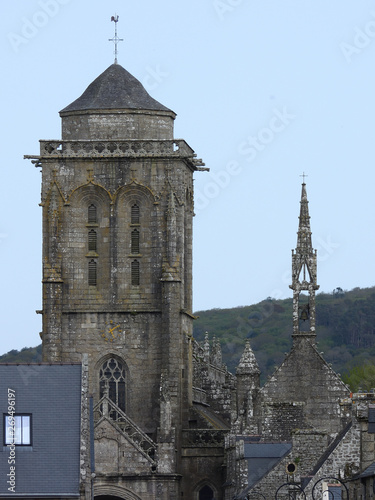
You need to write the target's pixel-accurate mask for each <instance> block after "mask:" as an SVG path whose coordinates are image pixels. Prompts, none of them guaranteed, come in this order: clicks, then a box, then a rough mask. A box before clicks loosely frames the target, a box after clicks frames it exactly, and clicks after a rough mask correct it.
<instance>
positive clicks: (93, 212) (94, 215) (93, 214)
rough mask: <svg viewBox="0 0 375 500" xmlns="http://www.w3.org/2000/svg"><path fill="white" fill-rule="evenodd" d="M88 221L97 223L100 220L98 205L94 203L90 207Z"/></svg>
mask: <svg viewBox="0 0 375 500" xmlns="http://www.w3.org/2000/svg"><path fill="white" fill-rule="evenodd" d="M87 222H88V223H89V224H97V222H98V218H97V210H96V206H95V205H94V204H93V203H92V204H91V205H89V208H88V217H87Z"/></svg>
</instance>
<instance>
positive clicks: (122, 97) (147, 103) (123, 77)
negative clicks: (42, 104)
mask: <svg viewBox="0 0 375 500" xmlns="http://www.w3.org/2000/svg"><path fill="white" fill-rule="evenodd" d="M90 109H92V110H99V109H145V110H155V111H169V112H172V113H173V111H171V110H170V109H168V108H167V107H165V106H163V105H162V104H160V103H159V102H158V101H156V100H155V99H153V98H152V97H151V96H150V95H149V94H148V92H147V91H146V89H145V88H144V87H143V85H142V84H141V82H140V81H138V80H137V79H136V78H134V76H132V75H131V74H130V73H129V72H128V71H126V69H124V68H123V67H122V66H120V65H119V64H112V65H111V66H109V68H107V69H106V70H105V71H104V72H103V73H102V74H101V75H99V76H98V77H97V78H96V79H95V80H94V81H93V82H92V83H91V84H90V85H89V86H88V87H87V89H86V90H85V91H84V93H83V94H82V95H81V97H79V98H78V99H76V100H75V101H74V102H72V103H71V104H69V106H67V107H66V108H64V109H63V110H61V111H60V113H66V112H74V111H84V110H90Z"/></svg>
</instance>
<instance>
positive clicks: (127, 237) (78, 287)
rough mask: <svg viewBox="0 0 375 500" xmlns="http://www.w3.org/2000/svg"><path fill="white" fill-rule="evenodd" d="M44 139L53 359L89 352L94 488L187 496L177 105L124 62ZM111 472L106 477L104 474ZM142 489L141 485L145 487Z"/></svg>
mask: <svg viewBox="0 0 375 500" xmlns="http://www.w3.org/2000/svg"><path fill="white" fill-rule="evenodd" d="M60 116H61V119H62V139H61V140H42V141H40V156H38V157H33V158H34V161H35V162H36V163H37V165H38V166H40V167H42V201H41V206H42V208H43V311H42V313H43V331H42V333H41V337H42V342H43V360H44V361H48V362H82V363H83V364H84V368H85V369H86V370H87V373H88V390H89V392H90V394H92V395H93V399H94V415H95V461H96V479H95V485H94V491H95V496H99V497H102V496H103V495H111V498H112V497H116V496H118V497H119V498H131V499H138V498H142V499H151V498H152V499H153V498H161V499H164V498H165V499H166V498H179V497H180V483H179V482H180V476H179V475H178V474H179V471H180V457H179V454H178V453H176V450H178V449H179V447H180V440H181V433H182V429H183V428H186V427H188V412H189V407H190V406H191V403H192V365H191V357H192V354H191V352H192V346H191V344H192V321H193V316H192V220H193V174H194V172H196V171H198V170H204V169H202V168H200V166H201V165H203V163H202V162H201V160H197V159H196V155H195V154H194V151H193V150H192V149H191V148H190V147H189V146H188V144H187V143H186V142H185V141H184V140H180V139H179V140H175V139H174V137H173V123H174V119H175V116H176V115H175V113H174V112H173V111H171V110H170V109H168V108H167V107H165V106H163V105H162V104H160V103H159V102H157V101H155V100H154V99H153V98H152V97H151V96H150V95H149V94H148V93H147V92H146V90H145V89H144V87H143V86H142V84H141V83H140V82H139V81H138V80H137V79H136V78H134V77H133V76H132V75H131V74H130V73H128V72H127V71H126V70H125V69H124V68H123V67H121V66H120V65H118V64H113V65H111V66H110V67H109V68H108V69H107V70H105V71H104V72H103V73H102V74H101V75H100V76H99V77H98V78H96V80H94V81H93V82H92V83H91V85H89V87H88V88H87V89H86V90H85V92H84V93H83V94H82V95H81V97H79V98H78V99H77V100H75V101H74V102H73V103H72V104H70V105H69V106H67V107H66V108H64V109H63V110H62V111H61V112H60ZM108 478H110V479H108ZM136 492H142V494H141V495H140V494H139V493H136Z"/></svg>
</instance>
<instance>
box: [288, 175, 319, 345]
mask: <svg viewBox="0 0 375 500" xmlns="http://www.w3.org/2000/svg"><path fill="white" fill-rule="evenodd" d="M297 235H298V236H297V247H296V250H295V251H294V250H292V284H291V285H290V288H291V289H292V290H293V336H294V335H302V334H303V335H305V336H306V335H307V336H310V337H311V338H312V339H314V338H315V291H316V290H318V288H319V285H317V282H316V273H317V263H316V261H317V259H316V250H314V249H313V248H312V242H311V229H310V216H309V202H308V200H307V193H306V184H305V183H304V182H303V183H302V193H301V208H300V216H299V226H298V232H297ZM303 291H306V292H307V293H306V294H303V293H301V292H303Z"/></svg>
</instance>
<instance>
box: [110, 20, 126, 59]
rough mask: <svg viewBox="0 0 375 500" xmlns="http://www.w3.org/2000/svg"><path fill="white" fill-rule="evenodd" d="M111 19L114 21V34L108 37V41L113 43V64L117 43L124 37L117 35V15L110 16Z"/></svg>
mask: <svg viewBox="0 0 375 500" xmlns="http://www.w3.org/2000/svg"><path fill="white" fill-rule="evenodd" d="M111 21H113V22H114V23H115V36H114V37H113V38H108V41H109V42H113V43H114V44H115V52H114V54H115V64H117V45H118V43H119V42H123V41H124V39H123V38H119V37H118V36H117V23H118V15H116V14H115V15H114V16H112V17H111Z"/></svg>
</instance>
